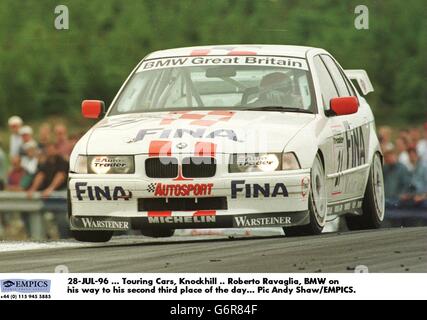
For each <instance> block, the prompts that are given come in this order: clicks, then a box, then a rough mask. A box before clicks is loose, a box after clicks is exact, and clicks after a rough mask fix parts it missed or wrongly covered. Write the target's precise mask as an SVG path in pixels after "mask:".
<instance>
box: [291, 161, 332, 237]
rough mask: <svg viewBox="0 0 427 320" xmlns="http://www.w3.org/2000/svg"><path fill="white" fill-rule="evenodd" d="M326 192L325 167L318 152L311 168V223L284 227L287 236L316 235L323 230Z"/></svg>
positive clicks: (309, 204)
mask: <svg viewBox="0 0 427 320" xmlns="http://www.w3.org/2000/svg"><path fill="white" fill-rule="evenodd" d="M326 192H327V191H326V175H325V169H324V167H323V163H322V159H321V158H320V155H319V154H317V156H316V158H315V160H314V163H313V166H312V168H311V179H310V194H309V198H308V208H309V212H310V223H309V224H307V225H305V226H295V227H284V228H283V231H284V232H285V235H286V236H288V237H289V236H291V237H293V236H304V235H316V234H320V233H321V232H322V231H323V228H324V227H325V224H326V215H327V212H328V208H327V197H326Z"/></svg>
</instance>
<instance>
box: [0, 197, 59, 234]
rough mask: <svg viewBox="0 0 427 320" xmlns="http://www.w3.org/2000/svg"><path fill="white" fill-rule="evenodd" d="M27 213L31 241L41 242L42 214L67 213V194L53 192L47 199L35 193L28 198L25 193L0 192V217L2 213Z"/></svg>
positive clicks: (44, 231)
mask: <svg viewBox="0 0 427 320" xmlns="http://www.w3.org/2000/svg"><path fill="white" fill-rule="evenodd" d="M15 212H18V213H21V212H25V213H29V215H28V217H29V232H30V236H31V239H33V240H43V239H45V237H46V230H45V224H44V221H43V214H44V213H45V212H53V213H55V214H61V213H62V214H63V213H66V212H67V192H66V191H57V192H53V193H52V194H51V195H50V196H49V197H48V198H43V197H42V196H41V193H39V192H35V193H34V194H33V196H32V198H28V196H27V194H26V193H25V192H9V191H2V192H0V215H1V214H4V213H15Z"/></svg>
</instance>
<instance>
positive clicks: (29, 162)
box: [21, 141, 38, 175]
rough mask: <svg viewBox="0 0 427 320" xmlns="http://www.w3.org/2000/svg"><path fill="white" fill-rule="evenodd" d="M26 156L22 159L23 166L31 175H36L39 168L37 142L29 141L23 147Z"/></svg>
mask: <svg viewBox="0 0 427 320" xmlns="http://www.w3.org/2000/svg"><path fill="white" fill-rule="evenodd" d="M22 147H23V149H24V151H25V155H24V156H22V158H21V166H22V168H24V169H25V171H26V172H27V173H28V174H30V175H35V174H36V172H37V167H38V158H37V155H38V148H37V143H36V142H35V141H29V142H27V143H24V145H23V146H22Z"/></svg>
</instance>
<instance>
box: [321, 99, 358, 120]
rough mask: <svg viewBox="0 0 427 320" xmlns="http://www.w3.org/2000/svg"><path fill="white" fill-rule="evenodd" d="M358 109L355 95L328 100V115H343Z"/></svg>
mask: <svg viewBox="0 0 427 320" xmlns="http://www.w3.org/2000/svg"><path fill="white" fill-rule="evenodd" d="M358 109H359V100H358V99H357V98H356V97H339V98H333V99H331V101H330V110H329V112H328V115H336V116H344V115H346V114H353V113H356V112H357V110H358Z"/></svg>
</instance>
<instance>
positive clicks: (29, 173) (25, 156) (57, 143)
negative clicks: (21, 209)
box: [0, 116, 75, 197]
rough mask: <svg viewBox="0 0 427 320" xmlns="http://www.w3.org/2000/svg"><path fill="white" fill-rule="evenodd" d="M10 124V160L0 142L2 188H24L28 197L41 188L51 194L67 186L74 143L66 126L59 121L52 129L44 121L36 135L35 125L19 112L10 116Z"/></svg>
mask: <svg viewBox="0 0 427 320" xmlns="http://www.w3.org/2000/svg"><path fill="white" fill-rule="evenodd" d="M8 125H9V130H10V140H9V161H6V160H7V156H6V153H5V151H4V150H2V149H1V146H0V190H7V191H25V192H27V195H28V197H31V196H32V195H33V193H34V192H36V191H40V192H41V193H42V195H43V196H44V197H48V196H49V195H50V194H51V193H52V192H53V191H56V190H62V189H65V187H66V181H67V174H68V160H69V157H70V154H71V151H72V149H73V146H74V143H75V139H70V138H69V137H68V133H67V128H66V127H65V126H64V125H63V124H56V125H55V126H54V127H53V130H52V128H51V126H50V125H49V124H48V123H44V124H42V125H41V126H40V128H39V131H38V138H36V137H35V136H34V131H33V129H32V128H31V127H30V126H28V125H24V123H23V121H22V119H21V118H20V117H18V116H13V117H11V118H10V119H9V121H8ZM8 162H9V168H7V163H8Z"/></svg>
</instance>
